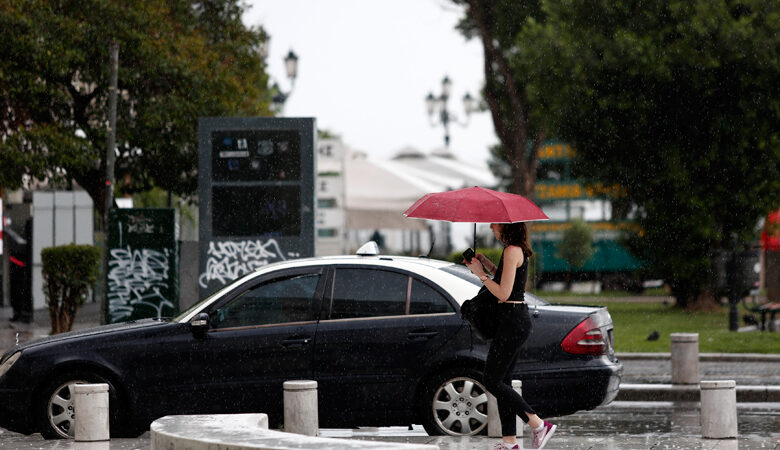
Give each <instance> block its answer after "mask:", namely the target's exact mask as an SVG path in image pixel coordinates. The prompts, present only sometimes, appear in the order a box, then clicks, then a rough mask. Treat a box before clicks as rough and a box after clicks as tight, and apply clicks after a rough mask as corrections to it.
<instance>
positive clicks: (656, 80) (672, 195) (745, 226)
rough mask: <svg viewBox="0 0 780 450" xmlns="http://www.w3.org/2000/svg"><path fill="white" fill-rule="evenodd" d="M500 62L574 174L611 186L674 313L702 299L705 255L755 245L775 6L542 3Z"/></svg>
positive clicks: (771, 144)
mask: <svg viewBox="0 0 780 450" xmlns="http://www.w3.org/2000/svg"><path fill="white" fill-rule="evenodd" d="M542 9H543V11H544V15H545V18H546V20H545V22H543V23H542V22H534V21H533V20H532V19H528V20H527V21H526V25H525V26H524V27H523V29H522V31H521V32H520V33H519V34H518V36H517V39H516V42H518V43H520V42H526V43H528V42H533V43H534V45H523V46H521V45H518V46H517V50H518V51H517V53H516V54H514V55H513V57H512V59H511V61H512V67H513V68H514V70H515V71H516V72H519V73H524V74H526V77H527V78H528V79H529V80H531V81H530V82H529V84H528V89H527V92H528V101H529V102H531V103H533V104H534V105H537V107H539V108H540V109H541V110H542V113H541V115H542V116H543V117H544V121H545V123H546V124H547V126H548V127H551V129H554V130H555V132H556V135H557V136H560V137H561V138H563V139H565V140H567V141H568V142H570V143H572V144H573V145H574V146H575V148H576V151H577V155H578V159H577V173H578V176H580V177H584V178H587V179H588V180H589V181H590V182H602V183H604V184H606V185H612V184H618V185H620V186H622V188H623V189H624V193H625V196H624V197H623V199H622V202H624V203H628V204H630V205H631V206H632V207H633V208H634V211H635V216H636V221H637V223H638V225H639V227H638V228H639V230H640V231H639V232H637V233H636V234H634V235H633V236H631V238H630V240H629V243H630V248H631V250H632V252H633V253H634V254H635V256H637V257H638V258H639V259H641V260H644V261H647V262H648V263H649V265H650V268H651V269H653V270H654V271H655V273H656V275H658V276H661V277H663V278H664V279H665V281H666V282H667V283H668V284H669V286H670V288H671V290H672V293H673V294H674V296H675V297H676V300H677V303H678V305H680V306H684V307H687V306H693V305H696V304H703V305H706V304H711V301H712V299H713V295H712V294H713V292H712V290H711V289H710V286H711V278H712V276H711V270H710V255H711V252H712V251H713V250H715V249H718V248H726V249H728V248H730V242H731V240H732V236H737V237H738V238H739V239H740V240H749V239H753V238H754V234H755V228H756V224H757V222H758V221H759V219H760V218H761V217H763V216H764V215H765V214H766V213H767V212H768V211H770V210H771V209H773V208H776V207H777V206H778V203H779V202H780V3H778V2H776V1H773V0H740V1H725V0H716V1H713V0H672V1H669V0H654V1H630V2H614V1H610V0H594V1H587V2H582V1H573V0H545V1H543V2H542Z"/></svg>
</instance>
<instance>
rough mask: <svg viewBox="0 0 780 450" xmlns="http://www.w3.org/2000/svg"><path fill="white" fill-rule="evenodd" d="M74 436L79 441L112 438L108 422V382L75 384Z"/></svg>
mask: <svg viewBox="0 0 780 450" xmlns="http://www.w3.org/2000/svg"><path fill="white" fill-rule="evenodd" d="M73 412H74V415H75V418H74V419H75V423H74V425H73V427H74V430H73V431H74V432H73V436H74V437H75V439H76V441H77V442H91V441H107V440H109V439H111V434H110V432H109V424H108V384H105V383H101V384H76V385H74V386H73Z"/></svg>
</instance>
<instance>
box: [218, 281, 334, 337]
mask: <svg viewBox="0 0 780 450" xmlns="http://www.w3.org/2000/svg"><path fill="white" fill-rule="evenodd" d="M319 277H320V276H319V275H318V274H310V275H297V276H293V277H288V278H282V279H276V280H271V281H268V282H265V283H263V284H261V285H259V286H255V287H253V288H251V289H248V290H247V291H245V292H243V293H242V294H241V295H239V296H238V297H236V298H235V299H233V300H232V301H231V302H230V303H228V304H226V305H225V306H223V307H221V308H219V309H218V310H217V312H216V314H215V316H214V318H213V319H212V326H213V327H214V328H232V327H243V326H252V325H268V324H275V323H287V322H305V321H309V320H314V315H313V313H312V311H313V308H312V302H313V301H314V293H315V291H316V289H317V282H318V281H319Z"/></svg>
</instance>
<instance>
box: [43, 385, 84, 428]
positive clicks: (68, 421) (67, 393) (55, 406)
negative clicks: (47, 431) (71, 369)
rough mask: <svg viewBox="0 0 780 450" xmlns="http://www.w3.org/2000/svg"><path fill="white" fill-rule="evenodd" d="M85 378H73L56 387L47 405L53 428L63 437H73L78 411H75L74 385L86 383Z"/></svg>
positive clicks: (47, 412)
mask: <svg viewBox="0 0 780 450" xmlns="http://www.w3.org/2000/svg"><path fill="white" fill-rule="evenodd" d="M86 383H87V382H86V381H83V380H72V381H67V382H65V383H63V384H61V385H60V386H59V387H58V388H57V389H55V390H54V391H53V392H52V394H51V397H49V403H48V405H47V406H46V414H47V417H48V419H49V424H50V425H51V427H52V429H53V430H54V431H56V432H57V434H58V435H60V437H62V438H65V439H67V438H73V433H74V426H73V425H74V423H75V419H76V413H75V411H74V401H73V400H74V396H73V391H74V389H73V386H75V385H76V384H86Z"/></svg>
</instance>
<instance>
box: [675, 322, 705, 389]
mask: <svg viewBox="0 0 780 450" xmlns="http://www.w3.org/2000/svg"><path fill="white" fill-rule="evenodd" d="M671 340H672V344H671V346H672V384H698V383H699V333H672V334H671Z"/></svg>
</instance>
